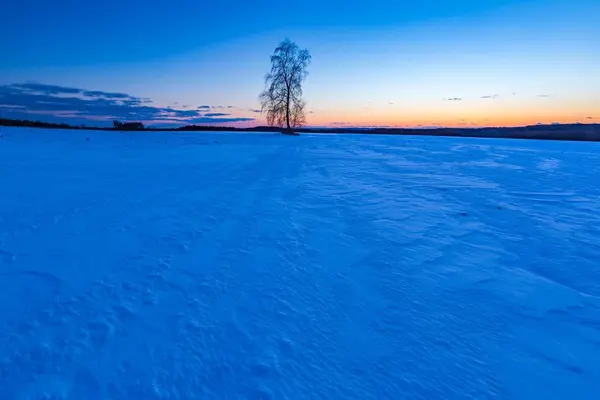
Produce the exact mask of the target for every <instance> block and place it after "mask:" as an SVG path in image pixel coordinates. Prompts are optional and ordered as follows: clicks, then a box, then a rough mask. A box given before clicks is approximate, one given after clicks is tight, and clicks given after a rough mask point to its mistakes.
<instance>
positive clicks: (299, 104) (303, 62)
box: [260, 39, 311, 131]
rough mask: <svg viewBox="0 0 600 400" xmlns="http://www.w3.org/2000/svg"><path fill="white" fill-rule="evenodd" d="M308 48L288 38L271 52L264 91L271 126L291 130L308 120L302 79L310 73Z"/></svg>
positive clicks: (265, 106)
mask: <svg viewBox="0 0 600 400" xmlns="http://www.w3.org/2000/svg"><path fill="white" fill-rule="evenodd" d="M310 59H311V57H310V53H309V52H308V50H306V49H305V50H300V48H299V47H298V45H296V43H294V42H292V41H290V40H289V39H285V40H284V41H283V42H281V44H280V45H279V46H278V47H277V48H276V49H275V51H274V53H273V55H272V56H271V72H269V73H268V74H267V75H266V76H265V90H264V91H263V92H262V93H261V94H260V102H261V106H262V108H261V111H262V112H264V113H266V116H267V123H268V124H269V125H271V126H274V125H276V126H280V127H286V129H287V130H288V131H291V130H292V128H295V127H298V126H301V125H303V124H304V123H305V122H306V117H305V113H304V107H305V102H304V101H303V100H302V82H303V81H304V79H305V78H306V76H307V75H308V71H307V67H308V64H310Z"/></svg>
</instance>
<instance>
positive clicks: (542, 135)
mask: <svg viewBox="0 0 600 400" xmlns="http://www.w3.org/2000/svg"><path fill="white" fill-rule="evenodd" d="M0 126H15V127H29V128H51V129H86V130H102V131H234V132H282V131H283V130H282V128H278V127H272V126H256V127H252V128H232V127H225V126H207V125H186V126H181V127H176V128H151V127H146V126H144V124H143V123H141V122H120V121H114V122H113V126H112V127H94V126H84V125H69V124H66V123H60V124H56V123H49V122H41V121H30V120H19V119H4V118H0ZM294 131H295V132H298V133H355V134H356V133H361V134H380V135H413V136H452V137H481V138H511V139H540V140H542V139H545V140H577V141H600V124H552V125H530V126H523V127H510V128H506V127H498V128H423V129H418V128H297V129H294Z"/></svg>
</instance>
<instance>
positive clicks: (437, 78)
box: [0, 0, 600, 127]
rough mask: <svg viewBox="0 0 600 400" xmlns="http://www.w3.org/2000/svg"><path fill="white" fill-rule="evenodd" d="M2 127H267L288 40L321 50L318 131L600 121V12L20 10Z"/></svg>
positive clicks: (41, 2) (466, 7)
mask: <svg viewBox="0 0 600 400" xmlns="http://www.w3.org/2000/svg"><path fill="white" fill-rule="evenodd" d="M2 8H3V10H2V14H3V21H2V24H0V37H2V38H3V40H0V54H2V56H1V57H0V118H2V117H4V118H29V119H36V120H46V121H52V122H54V121H64V122H69V123H75V124H88V125H107V124H111V123H112V120H113V119H120V120H124V121H127V120H129V121H140V120H141V121H144V122H146V123H148V124H150V125H157V126H158V125H171V124H175V125H182V124H187V123H197V124H209V125H234V126H255V125H262V124H264V118H263V116H262V114H260V112H258V111H259V108H260V103H259V100H258V95H259V93H260V92H261V91H262V90H263V88H264V81H263V79H264V75H265V74H266V73H267V72H268V71H269V68H270V61H269V57H270V54H271V53H272V52H273V50H274V49H275V47H276V46H277V45H278V43H279V42H281V41H282V40H283V39H285V38H290V39H291V40H293V41H295V42H296V43H297V44H298V45H299V46H300V47H301V48H307V49H308V50H309V51H310V52H311V54H312V63H311V65H310V67H309V73H310V74H309V76H308V78H307V79H306V82H305V84H304V98H305V100H306V101H307V104H308V106H307V109H308V115H307V124H308V125H309V126H332V127H343V126H348V127H350V126H394V127H400V126H401V127H429V126H456V127H460V126H464V127H475V126H516V125H529V124H537V123H575V122H582V123H600V47H599V46H598V43H600V24H599V23H598V15H600V1H598V0H567V1H565V0H542V1H540V0H532V1H526V0H437V1H435V0H419V1H410V2H404V1H401V0H391V1H377V0H372V1H352V0H347V1H340V0H328V1H323V0H306V1H286V0H279V1H265V0H255V1H251V2H236V1H231V0H230V1H226V2H201V1H196V0H186V1H184V0H172V1H158V0H144V1H142V0H103V1H94V2H88V1H77V0H54V1H47V0H19V1H9V2H7V4H3V6H2Z"/></svg>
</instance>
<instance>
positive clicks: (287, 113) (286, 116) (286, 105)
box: [285, 88, 292, 131]
mask: <svg viewBox="0 0 600 400" xmlns="http://www.w3.org/2000/svg"><path fill="white" fill-rule="evenodd" d="M285 122H286V124H287V130H288V131H291V130H292V128H291V127H290V89H289V88H288V90H287V101H286V103H285Z"/></svg>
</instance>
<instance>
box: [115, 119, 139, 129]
mask: <svg viewBox="0 0 600 400" xmlns="http://www.w3.org/2000/svg"><path fill="white" fill-rule="evenodd" d="M113 129H116V130H120V131H143V130H144V124H143V123H141V122H121V121H117V120H115V121H113Z"/></svg>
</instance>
